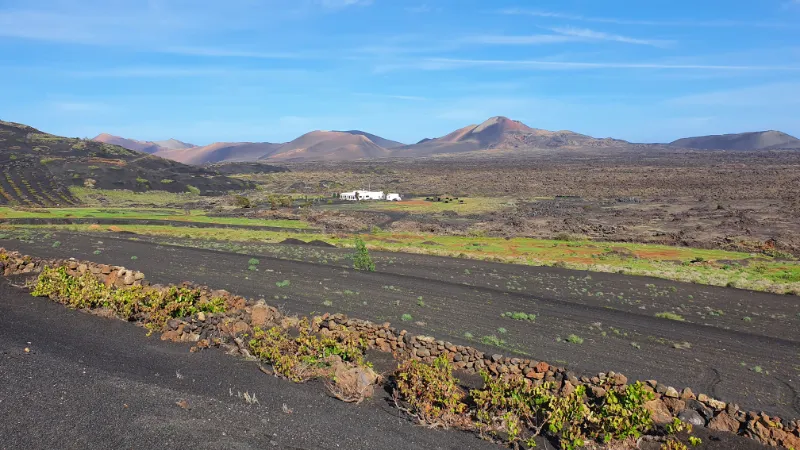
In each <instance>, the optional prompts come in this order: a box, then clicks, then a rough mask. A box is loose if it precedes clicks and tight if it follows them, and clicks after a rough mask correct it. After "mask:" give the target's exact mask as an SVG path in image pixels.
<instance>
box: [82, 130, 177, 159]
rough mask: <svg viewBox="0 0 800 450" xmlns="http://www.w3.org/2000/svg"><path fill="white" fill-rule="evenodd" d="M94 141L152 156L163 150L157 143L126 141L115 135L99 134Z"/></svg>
mask: <svg viewBox="0 0 800 450" xmlns="http://www.w3.org/2000/svg"><path fill="white" fill-rule="evenodd" d="M92 140H93V141H95V142H102V143H104V144H111V145H118V146H120V147H122V148H127V149H128V150H135V151H137V152H144V153H151V154H152V153H155V152H157V151H159V150H160V149H161V147H160V146H159V145H158V144H156V143H155V142H150V141H137V140H135V139H126V138H124V137H120V136H114V135H113V134H108V133H102V134H98V135H97V136H95V138H94V139H92Z"/></svg>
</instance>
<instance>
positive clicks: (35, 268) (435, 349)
mask: <svg viewBox="0 0 800 450" xmlns="http://www.w3.org/2000/svg"><path fill="white" fill-rule="evenodd" d="M45 266H47V267H61V266H63V267H66V268H67V270H68V273H69V274H71V275H74V276H80V275H83V274H85V273H87V272H90V273H92V274H93V275H94V276H95V277H97V279H98V280H99V281H101V282H102V283H105V284H106V286H116V287H122V286H132V285H147V286H151V287H152V288H163V289H168V288H169V286H159V285H150V284H149V283H148V282H147V281H146V280H145V277H144V274H143V273H142V272H137V271H133V270H129V269H126V268H124V267H121V266H111V265H106V264H97V263H93V262H89V261H77V260H75V259H66V260H64V259H41V258H35V257H32V256H27V255H22V254H20V253H18V252H9V251H6V250H5V249H3V248H0V271H2V273H3V274H4V275H5V276H11V275H35V274H37V273H39V272H41V270H42V269H43V268H44V267H45ZM182 286H183V287H189V288H192V289H197V290H199V291H200V292H201V299H202V298H206V299H211V298H222V299H224V300H225V304H226V306H227V308H226V312H225V313H218V314H213V313H203V312H201V313H199V314H196V315H194V316H192V317H186V318H183V319H172V320H169V321H168V322H167V325H166V329H165V330H163V333H162V335H161V339H163V340H170V341H176V342H190V343H193V344H194V346H193V347H192V351H197V350H199V349H202V348H207V347H212V346H220V347H223V348H226V349H228V350H229V351H230V352H235V353H241V354H247V350H246V348H245V345H243V342H244V338H245V335H250V334H251V333H252V331H253V328H255V327H259V328H262V329H266V328H270V327H274V326H280V327H284V328H289V327H291V326H294V325H296V324H297V322H298V321H299V319H298V318H297V317H293V316H286V315H284V314H282V313H281V312H280V311H279V310H278V309H277V308H275V307H273V306H270V305H267V304H266V303H265V302H264V301H263V300H259V301H253V300H248V299H245V298H244V297H241V296H237V295H234V294H232V293H230V292H227V291H225V290H213V289H211V288H209V287H207V286H199V285H193V284H191V283H188V282H187V283H183V284H182ZM201 301H202V300H201ZM311 324H312V327H313V331H314V332H317V333H320V334H323V335H324V334H336V333H344V332H346V331H348V332H353V331H356V332H358V333H359V334H360V335H361V337H362V338H363V339H364V340H366V342H367V343H368V344H369V346H370V347H371V348H374V349H378V350H381V351H384V352H391V353H392V354H394V356H395V357H396V358H397V359H401V360H402V359H416V360H421V361H425V362H430V361H433V360H434V359H435V358H437V357H438V356H440V355H446V356H447V357H448V358H449V359H451V360H452V361H453V365H454V367H455V368H456V369H458V370H463V371H467V372H471V373H477V372H480V371H488V372H489V373H491V374H494V375H519V376H524V377H525V378H527V379H529V380H530V381H531V383H534V384H539V383H543V382H550V383H554V384H555V386H557V389H558V390H560V391H562V392H565V393H567V392H570V391H572V390H574V388H575V387H577V386H579V385H585V386H586V387H587V391H588V392H590V393H591V395H594V396H603V395H605V390H604V389H605V388H606V387H608V385H609V384H612V385H617V386H625V385H626V384H627V383H628V379H627V378H626V377H625V376H624V375H622V374H619V373H615V372H608V373H600V374H597V375H595V376H587V375H580V374H576V373H574V372H571V371H569V370H567V369H565V368H563V367H558V366H553V365H550V364H548V363H547V362H544V361H535V360H531V359H522V358H515V357H507V356H504V355H501V354H487V353H484V352H482V351H480V350H478V349H475V348H472V347H469V346H463V345H456V344H453V343H451V342H447V341H443V340H437V339H436V338H434V337H430V336H419V335H417V336H415V335H411V334H410V333H408V332H407V331H406V330H400V329H397V328H394V327H392V326H391V324H390V323H388V322H386V323H383V324H375V323H372V322H370V321H366V320H359V319H352V318H348V317H347V316H345V315H343V314H325V315H322V316H315V317H313V318H311ZM645 389H647V390H649V391H651V392H653V394H654V397H655V398H654V400H652V401H650V402H648V403H647V404H646V407H647V409H648V410H649V411H650V412H651V413H652V416H653V419H654V421H655V422H656V423H667V422H670V421H672V419H673V418H674V417H678V418H680V419H681V420H683V421H684V422H688V423H691V424H692V425H694V426H706V427H709V428H710V429H713V430H717V431H724V432H731V433H736V434H739V435H742V436H746V437H749V438H752V439H755V440H758V441H759V442H761V443H764V444H767V445H772V446H781V447H785V448H793V449H796V450H800V420H797V419H795V420H783V419H781V418H780V417H775V416H770V415H768V414H766V413H764V412H756V411H744V410H742V409H740V408H739V406H738V405H736V404H733V403H725V402H723V401H720V400H717V399H714V398H711V397H709V396H707V395H705V394H695V393H694V392H692V390H691V389H689V388H684V389H680V390H679V389H676V388H674V387H672V386H667V385H665V384H663V383H659V382H658V381H656V380H647V381H645Z"/></svg>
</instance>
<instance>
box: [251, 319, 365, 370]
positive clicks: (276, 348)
mask: <svg viewBox="0 0 800 450" xmlns="http://www.w3.org/2000/svg"><path fill="white" fill-rule="evenodd" d="M293 328H294V329H296V330H297V331H298V333H299V334H298V336H290V334H289V331H288V330H287V329H285V328H283V327H272V328H270V329H268V330H262V329H260V328H258V327H256V328H255V329H254V330H253V337H252V339H250V341H249V347H250V351H251V352H252V354H253V356H255V357H257V358H258V359H260V360H262V361H266V362H268V363H270V364H271V365H272V368H273V370H274V371H275V373H277V374H279V375H281V376H283V377H285V378H288V379H290V380H292V381H294V382H303V381H307V380H310V379H314V378H332V377H333V376H334V373H333V365H334V364H335V363H339V362H341V363H344V364H345V365H346V366H349V367H371V364H370V363H368V362H367V361H366V359H365V356H364V354H365V352H366V350H367V343H366V342H365V341H364V340H363V339H362V338H361V336H360V335H359V334H358V333H354V332H349V331H347V330H343V331H342V332H339V333H336V335H335V336H319V335H317V334H314V333H313V332H312V330H313V328H312V326H311V324H310V322H309V320H308V318H303V319H300V321H299V322H298V323H297V324H296V325H295V326H294V327H293Z"/></svg>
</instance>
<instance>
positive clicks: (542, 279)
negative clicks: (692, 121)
mask: <svg viewBox="0 0 800 450" xmlns="http://www.w3.org/2000/svg"><path fill="white" fill-rule="evenodd" d="M55 238H56V239H58V240H60V241H61V242H62V245H61V246H60V247H58V248H52V246H51V245H50V242H43V241H38V242H35V243H27V244H26V243H21V242H18V241H0V245H2V246H5V247H6V248H10V249H18V250H21V251H23V252H28V253H31V254H36V255H39V256H62V257H63V256H74V257H77V258H82V259H90V260H94V261H98V262H104V263H115V264H122V265H125V266H128V267H131V268H135V269H139V270H142V271H144V272H145V273H146V274H147V277H148V279H149V280H151V281H153V282H179V281H184V280H192V281H195V282H201V283H203V284H208V285H210V286H213V287H216V288H226V289H229V290H231V291H233V292H236V293H239V294H242V295H246V296H250V297H263V298H265V299H267V301H268V302H270V303H271V304H276V305H279V306H281V307H282V308H284V309H285V310H287V311H290V312H297V313H311V312H324V311H331V312H334V311H336V312H345V313H347V314H349V315H352V316H354V317H360V318H366V319H371V320H375V321H391V322H393V323H395V324H396V325H399V324H400V323H401V316H402V315H403V314H410V315H411V316H412V317H413V319H412V320H411V321H407V322H403V323H402V326H403V327H405V328H408V329H409V330H411V331H414V332H418V333H425V334H432V335H435V336H438V337H442V338H446V339H449V340H451V341H453V342H458V343H464V344H470V345H473V346H476V347H478V348H481V349H483V350H485V351H487V352H491V353H511V352H512V351H514V352H518V353H520V354H524V355H527V356H529V357H531V358H534V359H543V360H546V361H549V362H551V363H555V364H562V365H566V366H567V367H569V368H572V369H573V370H575V371H576V372H589V373H597V372H599V371H604V370H615V371H618V372H622V373H625V374H626V375H628V376H629V377H633V378H636V379H653V378H654V379H658V380H659V381H662V382H666V383H668V384H671V385H674V386H676V387H682V386H689V387H691V388H692V389H693V390H694V391H695V392H704V393H707V394H709V395H713V396H717V397H719V398H721V399H723V400H726V401H733V402H736V403H738V404H739V405H740V406H742V407H745V408H748V409H761V410H765V411H768V412H770V413H776V414H779V415H781V416H784V417H786V418H794V417H798V416H800V399H799V398H798V395H797V391H798V389H800V333H798V332H797V330H798V329H799V328H800V316H798V315H797V314H798V311H800V299H798V298H797V297H795V296H777V295H770V294H761V293H754V292H748V291H741V290H735V289H725V288H713V287H708V286H698V285H692V284H683V283H674V282H669V281H665V280H655V279H648V278H643V277H628V276H621V275H614V274H599V273H592V274H588V273H586V272H577V271H568V270H563V269H555V268H533V267H524V266H513V265H503V264H494V263H484V262H478V261H467V260H458V259H448V258H438V257H430V256H421V255H399V254H391V255H375V256H376V257H377V259H378V261H379V265H378V270H379V272H378V273H363V272H356V271H353V270H350V269H346V268H344V267H342V266H341V264H342V262H341V261H340V262H338V263H334V264H332V263H328V264H323V263H319V262H301V261H288V260H281V259H277V258H270V257H264V256H257V257H258V258H259V259H260V264H259V265H258V268H259V270H258V271H250V270H248V260H249V259H250V256H248V255H241V254H232V253H224V252H213V251H207V250H197V249H187V248H178V247H172V246H159V245H156V244H153V243H147V242H137V241H127V240H121V239H115V238H113V237H110V236H100V237H92V236H77V235H64V234H60V235H57V236H56V237H55ZM95 249H101V253H100V254H97V255H95V254H94V253H93V252H94V251H95ZM132 256H137V259H136V260H131V257H132ZM380 261H386V263H385V264H380ZM337 264H339V265H337ZM283 280H289V281H290V285H289V286H287V287H283V288H281V287H278V286H276V284H275V283H276V282H278V281H283ZM598 292H603V293H604V294H603V295H602V296H600V295H597V293H598ZM588 294H592V295H588ZM612 294H613V295H612ZM420 297H422V298H421V299H420ZM326 304H328V305H330V306H326ZM677 309H679V310H680V312H681V313H682V314H683V315H684V316H685V318H686V319H687V321H686V322H678V321H672V320H666V319H659V318H656V317H654V314H655V313H656V312H662V311H673V310H677ZM507 311H523V312H528V313H535V314H538V317H537V319H536V321H535V322H522V321H514V320H510V319H506V318H502V317H501V316H500V315H501V314H502V313H503V312H507ZM712 312H714V314H712ZM720 312H721V313H720ZM715 314H716V315H715ZM744 314H747V316H744ZM743 317H750V318H751V321H744V320H742V319H743ZM499 328H503V329H505V333H502V332H501V330H499ZM465 333H471V334H472V336H474V338H473V339H467V338H465V337H464V336H465ZM570 334H575V335H578V336H580V337H582V338H584V342H583V343H582V344H572V343H567V342H565V341H564V339H565V338H566V337H567V336H568V335H570ZM491 335H495V336H497V337H498V338H499V339H503V340H504V341H505V344H504V345H503V346H502V348H499V349H498V348H497V347H494V346H488V345H485V344H483V343H481V342H480V341H479V339H480V338H481V337H482V336H491ZM687 343H688V345H687ZM634 344H635V345H634ZM637 347H638V348H637Z"/></svg>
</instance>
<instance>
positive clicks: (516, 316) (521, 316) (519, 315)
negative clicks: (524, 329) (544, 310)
mask: <svg viewBox="0 0 800 450" xmlns="http://www.w3.org/2000/svg"><path fill="white" fill-rule="evenodd" d="M500 316H501V317H504V318H506V319H513V320H527V321H529V322H534V321H536V318H537V317H538V316H537V315H536V314H528V313H524V312H518V311H515V312H504V313H503V314H501V315H500Z"/></svg>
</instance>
